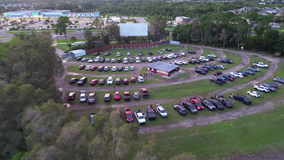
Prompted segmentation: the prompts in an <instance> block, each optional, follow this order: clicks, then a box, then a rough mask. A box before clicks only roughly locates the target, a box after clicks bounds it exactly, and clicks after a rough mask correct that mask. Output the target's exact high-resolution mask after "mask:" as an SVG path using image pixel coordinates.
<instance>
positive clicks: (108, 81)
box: [107, 77, 113, 85]
mask: <svg viewBox="0 0 284 160" xmlns="http://www.w3.org/2000/svg"><path fill="white" fill-rule="evenodd" d="M112 83H113V80H112V77H108V79H107V85H112Z"/></svg>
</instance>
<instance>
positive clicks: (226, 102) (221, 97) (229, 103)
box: [215, 95, 233, 108]
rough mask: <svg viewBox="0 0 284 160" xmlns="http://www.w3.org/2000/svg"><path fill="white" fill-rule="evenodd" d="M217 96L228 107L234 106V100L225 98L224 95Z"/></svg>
mask: <svg viewBox="0 0 284 160" xmlns="http://www.w3.org/2000/svg"><path fill="white" fill-rule="evenodd" d="M215 98H216V99H217V100H218V101H220V102H221V103H222V104H223V105H224V106H226V107H227V108H233V104H232V102H231V101H229V100H228V99H227V98H225V97H224V96H223V95H216V96H215Z"/></svg>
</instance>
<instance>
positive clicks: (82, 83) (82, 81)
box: [77, 77, 88, 86]
mask: <svg viewBox="0 0 284 160" xmlns="http://www.w3.org/2000/svg"><path fill="white" fill-rule="evenodd" d="M87 81H88V79H87V77H82V78H81V79H80V80H79V81H78V82H77V85H78V86H83V85H84V84H85V83H87Z"/></svg>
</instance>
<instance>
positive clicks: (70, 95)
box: [68, 92, 76, 101]
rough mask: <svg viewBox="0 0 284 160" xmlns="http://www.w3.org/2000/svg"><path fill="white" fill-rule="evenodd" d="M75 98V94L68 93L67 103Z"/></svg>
mask: <svg viewBox="0 0 284 160" xmlns="http://www.w3.org/2000/svg"><path fill="white" fill-rule="evenodd" d="M75 97H76V93H75V92H70V93H69V95H68V101H71V100H74V99H75Z"/></svg>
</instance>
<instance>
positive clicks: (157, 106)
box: [156, 104, 168, 118]
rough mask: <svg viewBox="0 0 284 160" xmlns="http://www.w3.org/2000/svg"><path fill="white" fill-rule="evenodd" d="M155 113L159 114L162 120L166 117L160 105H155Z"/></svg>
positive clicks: (165, 112) (166, 113) (166, 114)
mask: <svg viewBox="0 0 284 160" xmlns="http://www.w3.org/2000/svg"><path fill="white" fill-rule="evenodd" d="M156 112H157V113H159V115H160V116H161V117H162V118H166V117H168V112H167V111H166V110H165V109H164V108H163V106H162V105H161V104H156Z"/></svg>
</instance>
